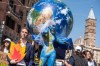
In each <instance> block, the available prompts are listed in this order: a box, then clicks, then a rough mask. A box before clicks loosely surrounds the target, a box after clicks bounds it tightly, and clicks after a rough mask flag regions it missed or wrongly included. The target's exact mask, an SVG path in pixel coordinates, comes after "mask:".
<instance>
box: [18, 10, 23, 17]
mask: <svg viewBox="0 0 100 66" xmlns="http://www.w3.org/2000/svg"><path fill="white" fill-rule="evenodd" d="M19 15H20V19H22V18H23V12H22V11H19Z"/></svg>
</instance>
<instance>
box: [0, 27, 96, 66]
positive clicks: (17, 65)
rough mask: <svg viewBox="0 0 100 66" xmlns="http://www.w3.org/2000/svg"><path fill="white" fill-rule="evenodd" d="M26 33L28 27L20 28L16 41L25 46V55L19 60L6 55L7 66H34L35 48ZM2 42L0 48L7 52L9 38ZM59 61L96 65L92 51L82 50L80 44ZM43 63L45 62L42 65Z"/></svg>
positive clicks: (72, 65)
mask: <svg viewBox="0 0 100 66" xmlns="http://www.w3.org/2000/svg"><path fill="white" fill-rule="evenodd" d="M28 34H29V31H28V29H27V28H22V30H21V32H20V40H18V41H16V43H18V42H19V43H20V45H21V47H24V46H26V49H25V53H26V55H25V57H24V58H23V59H22V60H21V61H20V62H17V59H13V60H12V59H10V58H9V57H8V56H7V61H8V63H9V66H36V65H35V61H34V55H35V48H34V44H33V45H32V44H31V43H29V42H28V41H27V36H28ZM3 42H4V44H3V46H2V48H1V49H0V50H1V51H2V52H4V53H9V49H10V44H11V39H9V38H6V39H5V40H4V41H3ZM51 59H53V57H51ZM51 62H52V61H51ZM59 62H62V63H64V66H97V64H96V62H95V60H94V59H93V53H92V52H91V51H89V50H84V51H83V50H82V47H81V46H76V47H75V48H74V50H73V52H72V55H71V56H70V57H69V58H68V59H67V60H59ZM45 65H46V63H45V64H44V65H43V66H45ZM55 65H56V64H55ZM41 66H42V65H41ZM58 66H59V65H58Z"/></svg>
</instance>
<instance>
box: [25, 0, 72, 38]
mask: <svg viewBox="0 0 100 66" xmlns="http://www.w3.org/2000/svg"><path fill="white" fill-rule="evenodd" d="M51 25H54V26H53V27H54V28H55V31H56V32H57V34H59V35H61V36H64V37H67V36H68V35H69V34H70V32H71V30H72V27H73V16H72V13H71V11H70V9H69V8H68V7H67V6H66V5H65V4H64V3H62V2H59V1H54V0H40V1H38V2H37V3H35V5H33V7H32V8H31V10H30V11H29V13H28V17H27V27H28V28H29V31H30V33H31V34H36V35H38V34H40V33H41V32H43V31H45V28H46V27H48V26H51Z"/></svg>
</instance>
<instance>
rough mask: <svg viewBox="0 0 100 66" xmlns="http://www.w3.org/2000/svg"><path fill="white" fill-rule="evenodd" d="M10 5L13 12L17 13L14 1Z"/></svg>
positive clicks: (10, 1)
mask: <svg viewBox="0 0 100 66" xmlns="http://www.w3.org/2000/svg"><path fill="white" fill-rule="evenodd" d="M9 5H10V7H11V8H12V10H13V11H14V12H15V11H16V5H15V4H14V1H13V0H9Z"/></svg>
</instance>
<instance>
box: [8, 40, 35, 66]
mask: <svg viewBox="0 0 100 66" xmlns="http://www.w3.org/2000/svg"><path fill="white" fill-rule="evenodd" d="M7 60H8V62H9V66H16V64H10V59H9V58H8V57H7ZM24 61H25V63H26V66H35V64H34V47H33V45H31V44H30V43H28V42H27V43H26V55H25V57H24Z"/></svg>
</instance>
